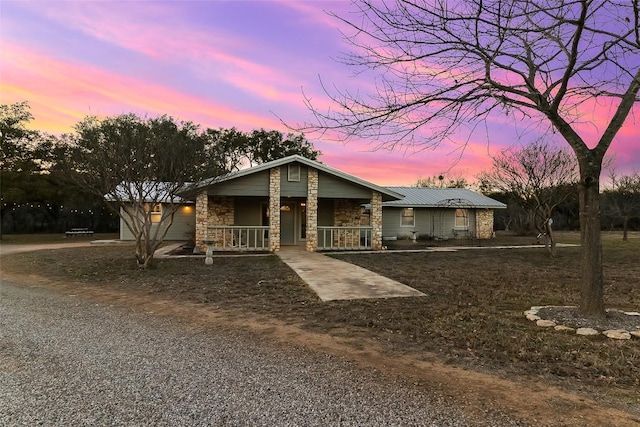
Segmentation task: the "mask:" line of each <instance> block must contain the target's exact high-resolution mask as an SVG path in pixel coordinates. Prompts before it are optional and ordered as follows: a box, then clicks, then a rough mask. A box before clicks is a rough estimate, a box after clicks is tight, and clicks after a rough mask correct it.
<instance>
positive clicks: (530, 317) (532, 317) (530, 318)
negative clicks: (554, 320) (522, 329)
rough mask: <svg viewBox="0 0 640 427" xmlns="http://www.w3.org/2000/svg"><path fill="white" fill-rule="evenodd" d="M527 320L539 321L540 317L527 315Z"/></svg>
mask: <svg viewBox="0 0 640 427" xmlns="http://www.w3.org/2000/svg"><path fill="white" fill-rule="evenodd" d="M527 320H532V321H535V320H540V316H538V315H537V314H533V313H529V314H527Z"/></svg>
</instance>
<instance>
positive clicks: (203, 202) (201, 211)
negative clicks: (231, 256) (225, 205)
mask: <svg viewBox="0 0 640 427" xmlns="http://www.w3.org/2000/svg"><path fill="white" fill-rule="evenodd" d="M208 204H209V196H208V195H207V192H206V191H203V192H201V193H198V195H197V196H196V241H195V244H196V247H195V248H194V250H195V251H196V252H198V251H200V252H204V251H206V250H207V246H206V245H205V244H204V243H202V241H203V240H204V239H206V238H207V215H208Z"/></svg>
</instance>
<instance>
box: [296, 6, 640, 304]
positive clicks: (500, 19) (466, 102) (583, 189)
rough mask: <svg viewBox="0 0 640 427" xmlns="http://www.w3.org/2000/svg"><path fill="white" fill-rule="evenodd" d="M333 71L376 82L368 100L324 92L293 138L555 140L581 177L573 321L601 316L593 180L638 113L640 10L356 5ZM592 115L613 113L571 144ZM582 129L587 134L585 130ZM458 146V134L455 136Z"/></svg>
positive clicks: (385, 142) (347, 17)
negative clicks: (490, 122) (508, 126)
mask: <svg viewBox="0 0 640 427" xmlns="http://www.w3.org/2000/svg"><path fill="white" fill-rule="evenodd" d="M353 6H354V7H355V8H356V11H355V13H353V14H352V13H349V14H347V13H345V14H344V15H343V16H336V18H338V19H340V20H341V21H342V22H343V23H344V24H346V25H347V26H348V27H349V28H350V30H347V31H345V36H346V37H347V40H349V41H350V42H351V43H352V44H353V47H354V49H353V51H352V52H351V53H347V54H345V56H344V57H343V58H342V59H343V61H344V62H345V63H346V64H348V65H349V66H352V67H354V68H355V69H357V70H358V71H359V72H361V73H362V74H361V78H362V79H364V78H367V77H368V76H370V75H371V74H372V73H373V74H374V75H375V78H376V80H375V81H376V85H375V89H374V90H373V91H372V92H371V93H367V94H361V93H360V92H357V91H349V90H346V91H341V90H339V89H329V88H327V93H328V94H329V95H330V96H331V97H332V99H333V101H334V103H335V108H332V109H331V110H330V111H320V110H318V109H317V108H314V106H313V105H312V104H311V102H310V100H307V101H308V102H309V107H310V108H311V110H312V111H313V112H314V113H315V116H316V119H317V122H313V123H308V124H303V125H301V126H298V128H299V129H300V130H305V129H316V130H318V129H319V130H325V131H330V132H333V131H336V132H338V133H341V134H342V136H343V137H344V138H346V139H349V138H350V137H355V136H357V137H359V138H372V139H374V140H375V141H376V143H377V144H378V146H379V147H385V148H393V147H395V146H396V145H397V144H404V145H407V144H415V145H418V146H420V147H421V148H425V147H434V146H436V145H438V144H440V143H441V142H443V141H445V140H447V138H449V137H451V136H454V135H456V133H459V132H465V131H467V130H468V129H473V128H474V127H475V126H478V125H482V124H483V123H484V122H485V120H486V119H487V118H488V117H489V116H491V115H492V114H493V113H495V112H501V113H502V114H503V116H502V117H504V113H507V114H508V115H509V116H513V117H515V118H516V119H517V120H520V119H530V120H528V122H529V123H535V122H538V123H540V125H541V126H544V127H547V128H549V129H551V130H553V131H554V132H557V133H559V134H560V135H561V136H562V137H563V138H564V139H565V140H566V142H567V143H568V144H569V146H570V147H571V149H572V150H573V152H574V153H575V156H576V159H577V162H578V164H579V170H580V196H579V199H580V225H581V233H582V237H581V240H582V269H581V271H582V278H581V295H582V296H581V309H582V311H583V312H584V313H586V314H592V315H601V316H602V315H604V303H603V276H602V247H601V238H600V207H599V193H600V173H601V169H602V160H603V158H604V156H605V153H606V152H607V150H608V149H609V146H610V145H611V143H612V141H613V139H614V137H615V136H616V134H617V133H618V131H619V130H620V128H621V127H622V125H623V124H624V122H625V120H626V119H627V117H628V116H629V114H630V112H631V111H632V108H633V105H634V103H636V102H638V101H639V99H638V90H639V89H640V30H639V28H640V5H639V0H619V1H606V0H597V1H596V0H520V1H518V0H516V1H505V0H466V1H447V0H430V1H418V0H414V1H399V0H397V1H391V0H389V1H382V0H371V1H369V0H356V1H354V2H353ZM594 105H606V106H607V107H608V108H610V111H612V114H611V115H610V117H609V118H608V120H607V122H606V123H605V124H604V125H602V124H600V125H598V129H597V130H598V132H599V137H598V139H597V141H595V142H594V141H587V140H586V139H585V136H584V134H581V127H580V125H581V124H584V123H583V122H584V121H585V120H587V119H588V118H587V117H585V116H584V114H586V113H587V112H591V111H593V109H594ZM590 129H593V127H591V128H590ZM458 135H459V134H458Z"/></svg>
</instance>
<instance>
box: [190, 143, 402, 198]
mask: <svg viewBox="0 0 640 427" xmlns="http://www.w3.org/2000/svg"><path fill="white" fill-rule="evenodd" d="M293 162H298V163H302V164H303V165H306V166H309V167H312V168H315V169H317V170H319V171H322V172H324V173H327V174H330V175H334V176H336V177H338V178H342V179H344V180H346V181H349V182H352V183H354V184H357V185H361V186H363V187H366V188H369V189H371V190H375V191H377V192H379V193H381V194H382V199H383V200H397V199H400V198H402V194H399V193H396V192H395V191H393V189H391V188H389V187H381V186H379V185H376V184H373V183H371V182H369V181H365V180H364V179H361V178H358V177H357V176H353V175H349V174H348V173H345V172H342V171H340V170H338V169H334V168H331V167H329V166H327V165H325V164H322V163H320V162H316V161H315V160H310V159H307V158H306V157H302V156H300V155H297V154H295V155H293V156H288V157H283V158H281V159H277V160H272V161H270V162H267V163H263V164H261V165H258V166H253V167H250V168H247V169H242V170H239V171H237V172H231V173H228V174H226V175H221V176H216V177H214V178H209V179H205V180H204V181H200V182H199V183H198V184H197V185H196V186H195V188H196V189H198V188H204V187H209V186H211V185H215V184H218V183H221V182H225V181H231V180H233V179H236V178H240V177H242V176H247V175H251V174H254V173H257V172H261V171H265V170H269V169H271V168H274V167H279V166H283V165H286V164H289V163H293Z"/></svg>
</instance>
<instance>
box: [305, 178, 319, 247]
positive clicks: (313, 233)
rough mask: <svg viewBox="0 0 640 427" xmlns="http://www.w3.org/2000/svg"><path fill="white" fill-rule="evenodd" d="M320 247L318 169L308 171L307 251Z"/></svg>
mask: <svg viewBox="0 0 640 427" xmlns="http://www.w3.org/2000/svg"><path fill="white" fill-rule="evenodd" d="M317 249H318V170H317V169H313V168H309V169H308V172H307V251H309V252H315V251H316V250H317Z"/></svg>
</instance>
